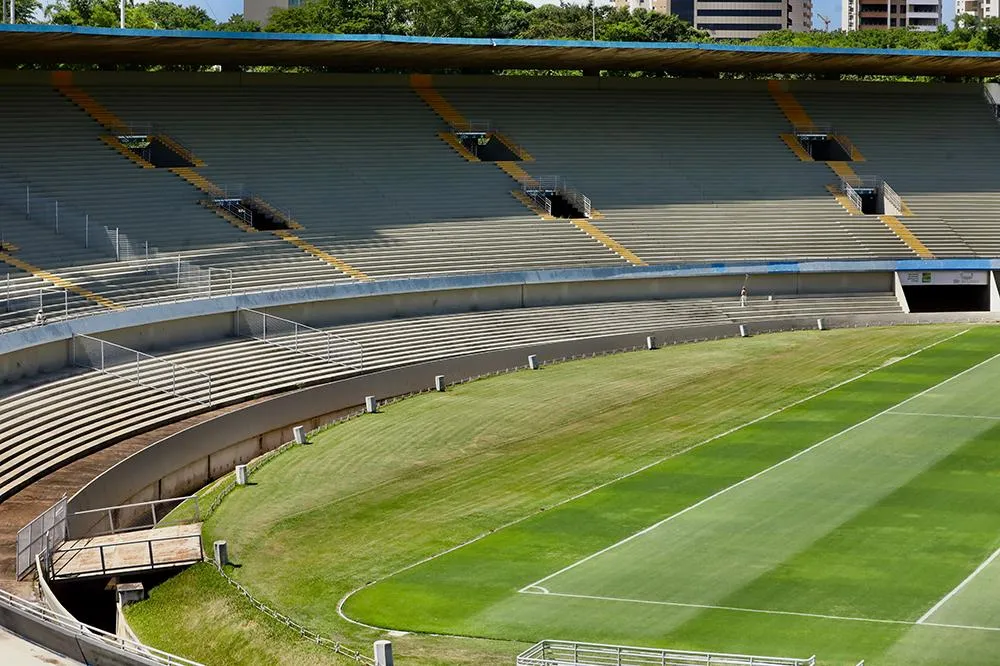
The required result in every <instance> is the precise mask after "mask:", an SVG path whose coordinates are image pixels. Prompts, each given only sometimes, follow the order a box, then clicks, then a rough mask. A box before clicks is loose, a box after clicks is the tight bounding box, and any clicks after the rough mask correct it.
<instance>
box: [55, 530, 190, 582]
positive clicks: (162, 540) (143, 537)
mask: <svg viewBox="0 0 1000 666" xmlns="http://www.w3.org/2000/svg"><path fill="white" fill-rule="evenodd" d="M201 560H202V549H201V523H195V524H192V525H176V526H172V527H160V528H155V529H148V530H139V531H135V532H124V533H121V534H109V535H106V536H100V537H93V538H90V539H77V540H75V541H66V542H65V543H63V544H62V545H61V546H59V548H58V549H56V551H55V552H54V553H52V566H51V567H50V568H49V571H50V576H51V578H52V580H64V579H68V578H83V577H94V576H112V575H117V574H123V573H141V572H144V571H153V570H158V569H169V568H172V567H186V566H189V565H191V564H194V563H195V562H200V561H201Z"/></svg>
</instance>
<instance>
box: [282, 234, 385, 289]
mask: <svg viewBox="0 0 1000 666" xmlns="http://www.w3.org/2000/svg"><path fill="white" fill-rule="evenodd" d="M274 235H275V236H278V237H279V238H283V239H285V240H286V241H288V242H289V243H291V244H292V245H294V246H295V247H297V248H299V249H300V250H304V251H305V252H308V253H309V254H311V255H313V256H314V257H316V258H317V259H322V260H323V261H325V262H326V263H328V264H330V265H331V266H333V267H334V268H336V269H337V270H339V271H341V272H342V273H346V274H347V275H349V276H351V277H352V278H356V279H358V280H370V279H371V278H370V277H368V275H367V274H365V273H363V272H362V271H359V270H358V269H357V268H355V267H354V266H352V265H350V264H349V263H347V262H346V261H344V260H343V259H339V258H337V257H335V256H333V255H332V254H330V253H329V252H326V251H324V250H321V249H320V248H318V247H316V246H315V245H313V244H312V243H310V242H309V241H306V240H303V239H301V238H299V237H298V236H296V235H295V234H293V233H292V232H290V231H275V232H274Z"/></svg>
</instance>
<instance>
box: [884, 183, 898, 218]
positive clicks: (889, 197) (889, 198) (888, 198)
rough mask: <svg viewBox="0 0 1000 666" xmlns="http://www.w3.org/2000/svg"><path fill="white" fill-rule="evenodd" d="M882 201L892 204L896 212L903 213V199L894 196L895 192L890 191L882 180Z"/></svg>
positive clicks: (896, 195)
mask: <svg viewBox="0 0 1000 666" xmlns="http://www.w3.org/2000/svg"><path fill="white" fill-rule="evenodd" d="M882 199H883V201H885V202H886V203H890V204H892V205H893V207H894V208H895V209H896V210H897V211H899V212H900V213H902V212H903V199H902V197H900V196H899V195H898V194H896V190H894V189H892V188H891V187H890V186H889V183H887V182H885V181H884V180H883V181H882Z"/></svg>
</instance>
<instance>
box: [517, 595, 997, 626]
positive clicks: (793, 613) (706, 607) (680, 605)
mask: <svg viewBox="0 0 1000 666" xmlns="http://www.w3.org/2000/svg"><path fill="white" fill-rule="evenodd" d="M523 593H524V594H534V595H535V596H539V597H565V598H567V599H589V600H592V601H617V602H621V603H627V604H646V605H649V606H672V607H675V608H698V609H702V610H722V611H732V612H736V613H757V614H760V615H791V616H793V617H808V618H815V619H819V620H838V621H842V622H870V623H873V624H902V625H907V626H916V625H918V624H919V625H922V626H925V627H945V628H948V629H974V630H977V631H1000V627H980V626H976V625H969V624H938V623H936V622H920V621H919V620H918V621H917V622H912V621H910V620H884V619H881V618H874V617H851V616H848V615H827V614H824V613H800V612H797V611H780V610H766V609H763V608H742V607H740V606H714V605H712V604H685V603H681V602H677V601H651V600H648V599H628V598H624V597H601V596H595V595H590V594H568V593H563V592H548V593H546V592H523Z"/></svg>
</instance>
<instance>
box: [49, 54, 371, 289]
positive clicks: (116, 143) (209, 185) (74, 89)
mask: <svg viewBox="0 0 1000 666" xmlns="http://www.w3.org/2000/svg"><path fill="white" fill-rule="evenodd" d="M52 84H53V86H54V87H55V88H56V90H58V91H59V92H60V93H61V94H62V95H64V96H65V97H66V98H67V99H69V100H70V101H71V102H73V103H74V104H76V105H77V106H78V107H79V108H80V109H81V110H83V111H84V112H85V113H87V115H89V116H90V117H91V118H93V119H94V120H95V121H96V122H97V123H99V124H100V125H101V126H102V127H104V128H105V129H106V130H108V131H109V132H111V134H110V135H105V136H102V137H101V140H102V141H103V142H104V143H106V144H107V145H109V146H110V147H112V148H114V149H115V150H116V151H117V152H119V153H121V154H122V155H123V156H125V157H126V158H128V159H130V160H131V161H133V162H136V163H137V164H138V165H139V166H141V167H143V168H146V169H151V168H156V167H155V166H154V165H153V164H151V163H150V162H148V161H147V160H145V159H143V158H142V157H141V156H140V155H137V154H136V153H134V152H133V151H132V150H130V149H129V148H128V147H127V146H125V144H124V143H122V141H121V140H119V136H121V135H125V134H129V133H131V132H132V130H131V127H130V125H129V124H128V123H127V122H125V121H124V120H123V119H121V118H119V117H118V116H117V115H116V114H115V113H114V112H112V111H111V110H110V109H108V108H107V107H105V106H104V105H102V104H101V103H100V102H98V101H97V100H95V99H94V98H93V97H92V96H91V95H89V94H88V93H87V92H86V91H85V90H83V89H82V88H80V87H79V86H78V85H76V84H75V83H74V81H73V75H72V72H66V71H60V72H53V74H52ZM155 138H156V139H158V140H159V141H160V142H162V143H163V144H164V145H166V146H167V147H168V148H169V149H170V150H172V151H174V152H176V153H177V154H178V155H180V156H181V157H183V158H184V159H185V160H186V161H188V162H190V164H191V165H192V166H189V167H171V168H168V171H170V172H171V173H173V174H175V175H176V176H178V177H179V178H181V179H183V180H184V181H185V182H187V183H188V184H190V185H191V186H193V187H195V188H196V189H198V190H199V191H201V192H202V193H204V194H206V195H208V197H209V198H208V199H203V200H202V201H200V202H199V203H200V204H201V205H203V206H205V207H206V208H209V209H210V210H212V212H214V213H215V214H216V215H218V216H219V217H221V218H222V219H224V220H226V221H227V222H229V223H230V224H232V225H233V226H235V227H237V228H239V229H241V230H243V231H246V232H250V233H252V232H256V231H258V230H257V229H256V228H254V227H253V226H252V225H250V224H247V222H246V221H245V220H243V219H241V218H240V217H239V216H237V215H235V214H233V213H232V212H231V211H228V210H226V209H225V208H223V207H220V206H218V205H215V203H214V201H215V200H216V199H218V198H220V197H223V196H225V195H226V192H225V188H223V187H220V186H219V185H217V184H216V183H213V182H212V181H210V180H209V179H208V178H206V177H205V176H203V175H202V174H200V173H198V171H197V170H196V169H197V168H198V167H202V166H205V163H204V161H202V160H201V159H199V158H198V157H197V155H195V154H194V153H193V152H191V151H189V150H188V149H187V148H185V147H184V146H182V145H181V144H180V142H178V141H177V140H175V139H173V138H172V137H169V136H167V135H164V134H156V135H155ZM255 203H257V204H258V205H260V206H261V207H262V208H263V210H264V211H265V212H268V213H270V214H272V215H274V216H275V217H276V218H280V219H281V222H282V223H283V224H284V226H285V227H287V229H288V230H299V229H301V228H302V226H301V225H299V224H298V223H297V222H295V220H293V219H291V218H288V217H287V216H285V215H284V214H283V213H281V212H280V210H279V209H278V208H277V207H276V206H273V205H272V204H270V203H268V202H266V201H263V200H260V199H257V198H255ZM273 235H274V236H275V237H277V238H280V239H281V240H283V241H285V242H288V243H289V244H291V245H293V246H294V247H296V248H298V249H300V250H302V251H303V252H305V253H307V254H309V255H311V256H313V257H314V258H316V259H318V260H320V261H322V262H324V263H327V264H329V265H330V266H332V267H334V268H335V269H337V270H338V271H340V272H342V273H343V274H345V275H347V276H349V277H351V278H354V279H359V280H367V279H369V278H368V276H367V275H366V274H365V273H364V272H363V271H360V270H358V269H357V268H355V267H353V266H351V265H350V264H349V263H348V262H346V261H344V260H342V259H338V258H336V257H334V256H332V255H330V254H329V253H328V252H325V251H323V250H322V249H320V248H319V247H317V246H315V245H313V244H312V243H310V242H308V241H305V240H303V239H301V238H299V237H298V236H296V235H294V234H292V233H290V232H289V231H287V230H278V231H274V232H273Z"/></svg>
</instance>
